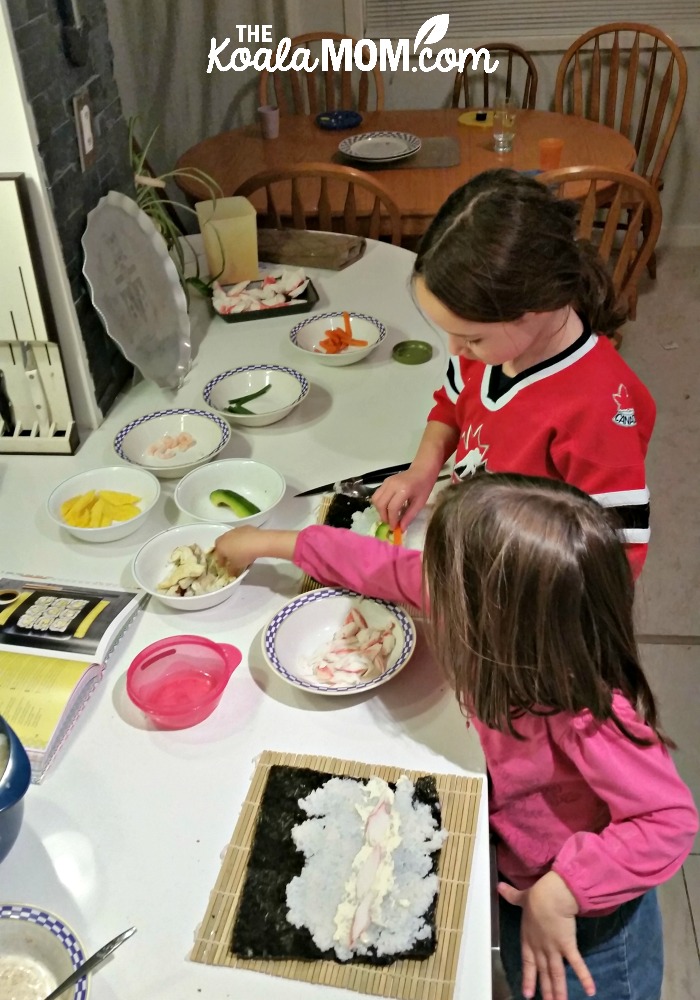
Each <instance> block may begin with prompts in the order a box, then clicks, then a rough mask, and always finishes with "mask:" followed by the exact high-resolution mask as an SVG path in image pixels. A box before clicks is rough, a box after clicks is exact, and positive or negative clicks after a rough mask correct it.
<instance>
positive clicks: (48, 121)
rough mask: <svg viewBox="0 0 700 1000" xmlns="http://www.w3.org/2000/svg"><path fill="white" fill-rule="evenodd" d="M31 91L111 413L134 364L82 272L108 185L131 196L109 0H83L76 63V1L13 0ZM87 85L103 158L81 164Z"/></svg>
mask: <svg viewBox="0 0 700 1000" xmlns="http://www.w3.org/2000/svg"><path fill="white" fill-rule="evenodd" d="M6 2H7V7H8V11H9V14H10V20H11V24H12V29H13V33H14V37H15V44H16V46H17V50H18V53H19V58H20V63H21V67H22V74H23V77H24V84H25V89H26V91H27V96H28V98H29V101H30V103H31V106H32V110H33V113H34V118H35V121H36V128H37V133H38V141H39V153H40V155H41V158H42V160H43V163H44V169H45V173H46V179H47V183H48V187H49V193H50V196H51V199H52V202H53V209H54V216H55V218H56V225H57V227H58V232H59V236H60V239H61V245H62V248H63V255H64V258H65V264H66V270H67V272H68V278H69V281H70V285H71V292H72V296H73V301H74V303H75V308H76V312H77V314H78V320H79V322H80V328H81V331H82V335H83V339H84V340H85V345H86V351H87V357H88V362H89V365H90V373H91V375H92V379H93V382H94V385H95V397H96V400H97V405H98V406H99V408H100V410H101V411H102V412H103V413H106V412H107V410H108V409H109V407H110V406H111V404H112V403H113V401H114V399H115V396H116V395H117V393H118V392H119V390H120V389H121V387H122V386H123V385H124V383H125V382H126V381H127V379H128V378H129V377H130V375H131V371H132V369H131V366H130V365H129V363H128V362H127V361H126V360H125V359H124V357H123V355H122V354H121V352H120V351H119V349H118V348H117V347H116V345H115V344H114V343H113V341H112V340H110V338H109V337H108V336H107V334H106V333H105V331H104V327H103V326H102V322H101V320H100V318H99V316H98V315H97V313H96V312H95V310H94V309H93V307H92V304H91V302H90V296H89V292H88V289H87V286H86V284H85V280H84V278H83V276H82V265H83V253H82V246H81V243H80V239H81V236H82V234H83V231H84V229H85V222H86V218H87V213H88V212H89V211H90V209H91V208H94V206H95V205H96V204H97V202H98V201H99V199H100V198H101V197H102V195H104V194H106V193H107V192H108V191H109V190H112V189H113V190H117V191H123V192H124V193H126V194H131V193H132V185H131V175H130V171H129V163H128V138H127V125H126V122H125V121H124V117H123V114H122V109H121V104H120V101H119V97H118V94H117V87H116V84H115V82H114V75H113V72H112V48H111V45H110V42H109V37H108V35H107V14H106V11H105V6H104V2H103V0H78V5H79V8H80V12H81V13H82V15H83V16H84V17H85V18H86V19H87V22H88V24H89V41H88V54H87V61H86V63H85V65H83V66H73V65H72V64H71V63H70V62H69V61H68V59H67V58H66V56H65V54H64V50H63V43H62V39H61V19H60V17H59V9H60V10H64V9H65V10H67V11H70V10H71V0H6ZM84 88H87V90H88V93H89V97H90V103H91V106H92V113H93V127H94V132H95V151H96V159H95V162H94V164H93V165H92V166H91V167H89V168H88V169H87V170H86V171H85V172H84V173H83V172H82V171H81V169H80V157H79V152H78V139H77V135H76V130H75V122H74V114H73V97H74V95H75V94H76V93H78V92H79V91H81V90H82V89H84Z"/></svg>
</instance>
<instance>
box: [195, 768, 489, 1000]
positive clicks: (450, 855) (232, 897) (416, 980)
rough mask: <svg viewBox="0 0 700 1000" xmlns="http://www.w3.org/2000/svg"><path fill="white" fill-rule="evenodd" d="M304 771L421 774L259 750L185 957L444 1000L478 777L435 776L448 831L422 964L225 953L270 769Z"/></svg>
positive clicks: (454, 958) (453, 965)
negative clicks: (430, 948) (429, 949)
mask: <svg viewBox="0 0 700 1000" xmlns="http://www.w3.org/2000/svg"><path fill="white" fill-rule="evenodd" d="M274 764H283V765H286V766H288V767H310V768H314V769H315V770H318V771H326V772H329V773H331V774H339V775H347V776H348V777H351V778H370V777H375V776H376V777H380V778H384V780H385V781H397V780H398V779H399V778H400V777H401V775H402V774H406V775H408V777H409V778H411V779H412V780H414V781H415V779H416V778H419V777H420V776H421V775H422V774H426V773H428V772H426V771H408V770H402V769H401V768H397V767H382V766H374V765H370V764H362V763H360V762H359V761H348V760H338V759H337V758H334V757H315V756H309V755H304V754H291V753H277V752H275V751H272V750H265V751H264V752H263V753H262V754H261V755H260V757H259V758H258V762H257V765H256V768H255V771H254V774H253V780H252V781H251V784H250V788H249V789H248V795H247V797H246V800H245V802H244V803H243V807H242V809H241V814H240V816H239V818H238V822H237V824H236V829H235V830H234V832H233V836H232V838H231V841H230V843H229V845H228V848H227V850H226V854H225V856H224V860H223V863H222V866H221V871H220V872H219V877H218V879H217V881H216V885H215V886H214V889H213V890H212V892H211V895H210V897H209V905H208V907H207V911H206V913H205V915H204V919H203V920H202V923H201V924H200V925H199V927H198V929H197V932H196V935H195V946H194V948H193V950H192V954H191V955H190V958H191V960H192V961H194V962H201V963H202V964H204V965H224V966H228V967H229V968H239V969H248V970H251V971H253V972H265V973H267V974H268V975H271V976H279V977H282V978H284V979H295V980H298V981H300V982H306V983H317V984H321V985H326V986H336V987H340V988H341V989H347V990H354V991H355V992H357V993H367V994H371V995H373V996H381V997H397V998H401V1000H404V998H405V1000H451V998H452V997H453V996H454V989H455V983H456V978H457V963H458V959H459V950H460V943H461V940H462V930H463V927H464V917H465V912H466V907H467V902H468V893H469V879H470V875H471V865H472V856H473V852H474V842H475V835H476V827H477V820H478V816H479V801H480V795H481V782H482V781H483V779H482V778H467V777H463V776H460V775H456V774H435V775H434V777H435V781H436V784H437V790H438V795H439V797H440V809H441V813H442V825H443V827H444V828H445V829H446V830H447V831H448V834H449V836H448V837H447V839H446V841H445V843H444V845H443V847H442V849H441V851H440V861H439V866H438V873H439V876H440V890H439V894H438V903H437V912H436V931H437V934H436V939H437V945H436V949H435V951H434V952H433V954H432V955H431V956H430V957H429V958H427V959H423V960H421V961H419V960H413V959H402V960H400V961H398V962H395V963H394V964H393V965H388V966H371V965H361V964H346V965H343V964H340V963H338V962H332V961H327V960H321V961H308V960H306V961H304V960H278V961H275V960H270V959H246V958H239V957H238V956H236V955H232V954H231V952H230V950H229V945H230V941H231V934H232V932H233V925H234V922H235V916H236V911H237V909H238V903H239V899H240V895H241V891H242V888H243V882H244V878H245V873H246V866H247V863H248V855H249V852H250V848H251V844H252V842H253V836H254V833H255V824H256V820H257V815H258V810H259V808H260V802H261V798H262V793H263V790H264V788H265V783H266V781H267V775H268V771H269V769H270V767H272V765H274Z"/></svg>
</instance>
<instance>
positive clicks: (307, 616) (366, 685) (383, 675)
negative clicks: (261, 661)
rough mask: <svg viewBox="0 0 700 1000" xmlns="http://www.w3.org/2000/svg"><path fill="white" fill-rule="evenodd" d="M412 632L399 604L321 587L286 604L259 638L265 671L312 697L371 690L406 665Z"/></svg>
mask: <svg viewBox="0 0 700 1000" xmlns="http://www.w3.org/2000/svg"><path fill="white" fill-rule="evenodd" d="M415 645H416V627H415V625H414V623H413V621H412V619H411V618H410V617H409V615H408V614H407V613H406V612H405V611H404V610H403V608H402V607H401V606H400V605H398V604H393V603H392V602H391V601H383V600H380V599H379V598H366V597H361V596H360V595H359V594H356V593H354V592H353V591H351V590H345V589H341V588H335V587H321V588H319V589H317V590H311V591H309V592H308V593H306V594H302V595H301V596H300V597H295V598H294V600H292V601H290V602H289V603H288V604H285V605H284V607H283V608H281V609H280V610H279V611H278V612H277V614H276V615H274V616H273V618H272V619H271V620H270V622H269V623H268V625H267V627H266V628H265V630H264V632H263V636H262V647H263V655H264V657H265V660H266V661H267V664H268V666H269V667H270V668H271V669H272V670H273V671H274V672H275V673H276V674H277V675H278V676H279V677H281V678H282V680H284V681H286V682H287V683H288V684H292V685H294V687H298V688H302V690H304V691H308V692H310V693H312V694H322V695H347V694H362V693H364V692H365V691H370V690H372V689H374V688H376V687H379V686H380V685H381V684H386V682H387V681H389V680H391V679H392V678H393V677H395V676H396V675H397V674H398V673H399V672H400V671H401V670H403V668H404V667H405V666H406V664H407V663H408V661H409V660H410V658H411V656H412V654H413V650H414V649H415Z"/></svg>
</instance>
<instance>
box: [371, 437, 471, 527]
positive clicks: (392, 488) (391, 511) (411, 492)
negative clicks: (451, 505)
mask: <svg viewBox="0 0 700 1000" xmlns="http://www.w3.org/2000/svg"><path fill="white" fill-rule="evenodd" d="M458 440H459V432H458V430H457V429H456V428H455V427H452V426H448V425H447V424H443V423H440V422H439V421H437V420H431V421H429V423H428V426H427V427H426V428H425V431H424V432H423V437H422V438H421V442H420V445H419V446H418V451H417V452H416V457H415V458H414V459H413V461H412V462H411V465H410V468H408V469H407V470H406V471H405V472H400V473H399V474H398V475H396V476H391V477H390V478H389V479H386V480H385V481H384V482H383V483H382V485H381V486H380V487H379V489H378V490H377V491H376V492H375V493H374V494H373V495H372V503H373V504H374V506H375V507H376V508H377V510H378V511H379V516H380V517H381V518H382V520H383V521H388V522H389V524H390V525H391V527H392V528H395V527H396V525H397V524H399V522H400V523H401V527H402V528H407V527H408V526H409V524H410V523H411V521H412V520H413V519H414V517H415V516H416V514H418V513H419V512H420V511H421V510H422V509H423V507H425V504H426V502H427V500H428V497H429V496H430V491H431V490H432V488H433V486H434V485H435V482H436V480H437V477H438V474H439V472H440V469H441V468H442V467H443V465H444V464H445V462H446V461H447V459H448V458H449V456H450V455H451V454H452V452H453V451H454V450H455V448H456V447H457V442H458Z"/></svg>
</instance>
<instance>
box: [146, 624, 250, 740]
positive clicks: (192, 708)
mask: <svg viewBox="0 0 700 1000" xmlns="http://www.w3.org/2000/svg"><path fill="white" fill-rule="evenodd" d="M241 659H242V654H241V651H240V650H239V649H237V648H236V646H231V645H229V644H228V643H221V642H213V641H212V640H211V639H205V638H204V637H203V636H200V635H175V636H171V637H170V638H167V639H160V640H159V641H158V642H154V643H152V644H151V645H150V646H146V648H145V649H142V650H141V652H140V653H139V654H138V655H137V656H136V657H134V659H133V661H132V662H131V665H130V666H129V669H128V670H127V673H126V690H127V694H128V695H129V697H130V698H131V700H132V701H133V703H134V704H135V705H136V706H137V707H138V708H140V709H141V711H142V712H145V713H146V715H148V716H149V718H151V719H152V720H153V721H154V722H155V723H156V724H157V725H158V726H160V727H161V728H163V729H185V728H187V727H188V726H194V725H196V724H197V723H198V722H201V721H202V720H203V719H206V718H207V716H209V715H211V713H212V712H213V711H214V709H215V708H216V706H217V705H218V703H219V700H220V699H221V695H222V694H223V693H224V689H225V687H226V685H227V684H228V680H229V677H230V676H231V674H232V673H233V671H234V670H235V669H236V667H237V666H238V664H239V663H240V662H241Z"/></svg>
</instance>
